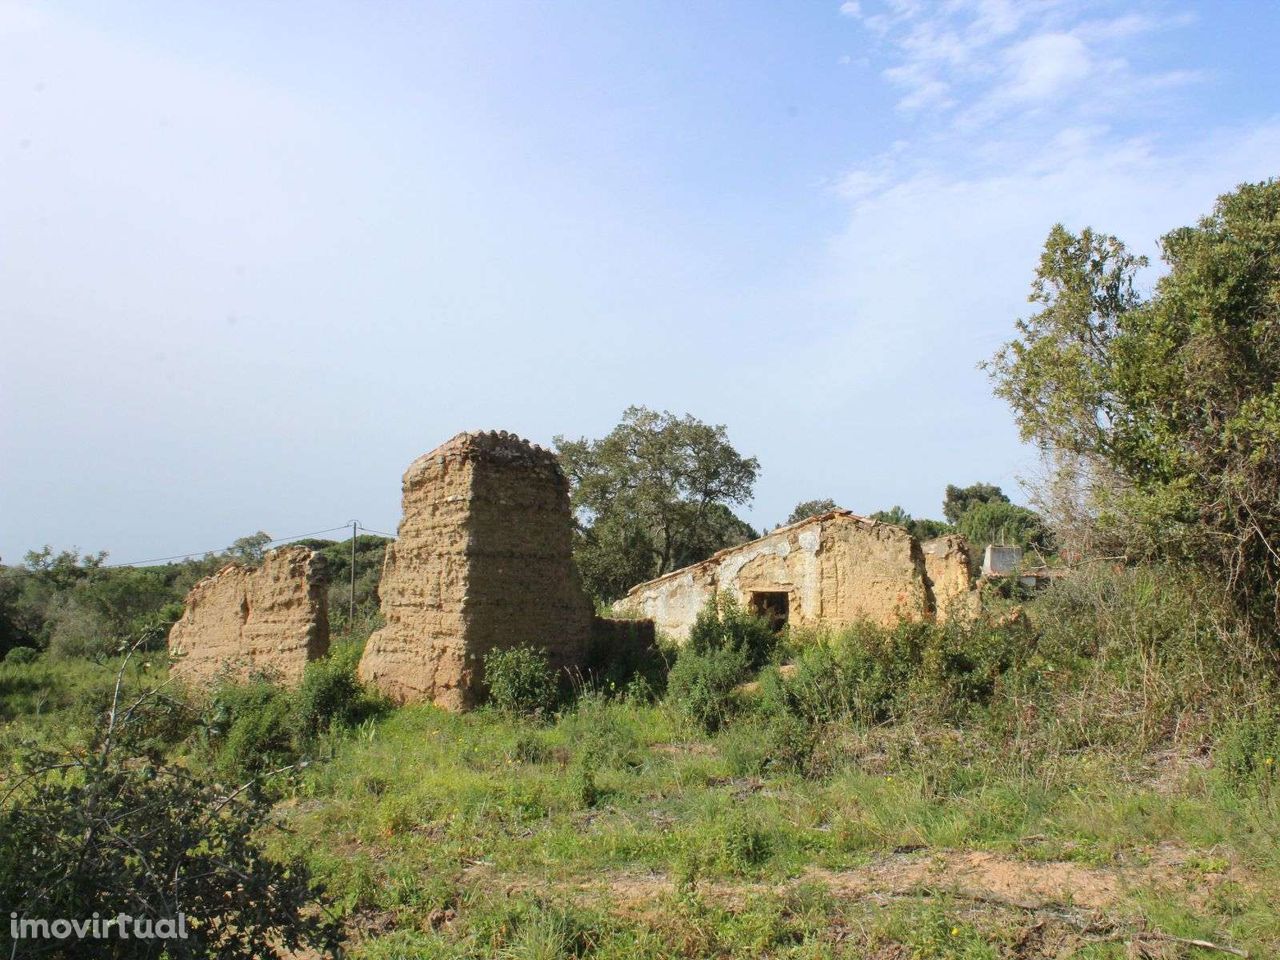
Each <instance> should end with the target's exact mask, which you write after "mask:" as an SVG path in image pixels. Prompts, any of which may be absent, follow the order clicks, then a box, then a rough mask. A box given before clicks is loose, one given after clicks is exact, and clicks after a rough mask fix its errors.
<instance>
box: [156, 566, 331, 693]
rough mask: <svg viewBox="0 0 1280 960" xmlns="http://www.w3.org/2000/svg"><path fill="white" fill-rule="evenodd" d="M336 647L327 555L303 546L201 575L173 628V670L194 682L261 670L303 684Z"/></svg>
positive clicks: (194, 684)
mask: <svg viewBox="0 0 1280 960" xmlns="http://www.w3.org/2000/svg"><path fill="white" fill-rule="evenodd" d="M328 649H329V615H328V608H327V604H326V600H325V583H324V560H323V558H322V557H321V556H320V555H319V554H318V553H314V552H313V551H312V550H310V549H309V548H307V547H298V546H294V547H283V548H281V549H279V550H273V551H271V552H270V553H268V554H267V555H266V556H265V557H264V558H263V561H262V564H261V565H260V566H258V567H247V566H244V565H243V564H238V563H232V564H228V565H227V566H225V567H223V568H222V569H221V570H219V571H218V572H217V573H215V574H214V575H213V576H211V577H206V578H205V579H203V580H201V581H200V582H199V583H197V584H196V585H195V586H194V587H192V588H191V592H190V593H189V594H187V601H186V609H185V611H184V612H183V615H182V619H181V620H179V621H178V622H177V623H175V624H174V625H173V629H172V630H171V631H170V632H169V653H170V654H171V655H172V656H173V657H174V661H173V667H172V673H173V675H174V676H175V677H178V678H179V679H181V680H182V681H184V682H185V683H187V684H188V685H189V686H192V687H199V686H202V685H207V684H208V683H209V682H210V681H215V680H218V679H222V678H224V677H225V678H227V679H232V680H246V679H248V678H249V677H250V676H252V675H255V674H257V675H262V676H265V677H268V678H270V679H274V680H276V681H278V682H280V683H282V684H285V685H287V686H296V685H297V684H298V683H300V682H301V680H302V670H303V667H305V666H306V664H307V662H308V661H310V660H314V659H315V658H317V657H322V656H324V655H325V653H327V652H328Z"/></svg>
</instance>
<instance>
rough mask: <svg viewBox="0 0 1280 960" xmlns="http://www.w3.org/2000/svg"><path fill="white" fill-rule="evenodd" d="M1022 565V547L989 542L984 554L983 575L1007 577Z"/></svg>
mask: <svg viewBox="0 0 1280 960" xmlns="http://www.w3.org/2000/svg"><path fill="white" fill-rule="evenodd" d="M1021 566H1022V548H1021V547H1008V546H1005V545H1003V544H998V543H989V544H987V550H986V552H985V553H984V554H983V555H982V575H983V576H984V577H1007V576H1008V575H1009V574H1011V573H1017V572H1018V569H1019V568H1020V567H1021Z"/></svg>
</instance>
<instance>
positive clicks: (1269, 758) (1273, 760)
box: [1262, 757, 1276, 767]
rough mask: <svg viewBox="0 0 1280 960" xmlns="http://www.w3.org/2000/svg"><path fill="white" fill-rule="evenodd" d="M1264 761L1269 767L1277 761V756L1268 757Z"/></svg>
mask: <svg viewBox="0 0 1280 960" xmlns="http://www.w3.org/2000/svg"><path fill="white" fill-rule="evenodd" d="M1262 762H1263V763H1265V764H1266V765H1267V766H1268V767H1269V766H1271V765H1272V764H1273V763H1275V762H1276V758H1275V757H1267V759H1265V760H1263V761H1262Z"/></svg>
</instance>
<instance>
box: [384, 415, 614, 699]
mask: <svg viewBox="0 0 1280 960" xmlns="http://www.w3.org/2000/svg"><path fill="white" fill-rule="evenodd" d="M402 493H403V519H402V520H401V521H400V528H399V537H398V539H397V540H396V542H395V543H394V544H392V545H391V546H390V547H389V548H388V551H387V562H386V566H385V568H384V570H383V575H382V583H381V586H380V588H379V593H380V595H381V597H382V614H383V617H384V619H385V621H386V625H385V626H384V627H382V628H381V629H380V630H378V631H377V632H375V633H374V634H373V636H372V637H370V638H369V642H368V645H367V646H366V647H365V653H364V657H363V658H362V660H361V662H360V676H361V678H362V679H364V680H365V681H367V682H370V683H373V684H375V685H377V686H378V687H379V688H380V689H382V690H383V691H384V692H385V693H386V694H387V695H388V696H390V697H391V698H392V699H393V700H396V701H398V702H409V701H420V700H428V701H431V702H434V703H436V704H437V705H439V706H442V707H445V708H447V709H453V710H463V709H467V708H469V707H472V706H474V705H475V704H476V703H478V702H479V701H480V699H481V697H482V696H483V679H484V678H483V658H484V655H485V654H486V653H488V652H489V651H491V650H494V649H499V648H509V647H515V646H522V645H529V646H535V647H541V648H543V649H545V650H546V651H547V654H548V656H549V658H550V659H551V661H552V663H553V665H555V666H558V667H564V666H570V665H576V664H579V663H581V662H582V660H583V657H584V654H585V651H586V648H587V643H588V638H589V635H590V631H591V620H592V611H591V604H590V601H588V600H587V598H586V596H585V594H584V593H583V591H582V589H581V586H580V584H579V582H578V576H577V571H576V568H575V567H574V563H573V553H572V546H573V543H572V532H573V517H572V514H571V511H570V507H569V489H568V482H567V481H566V479H565V476H564V473H563V472H562V471H561V469H560V465H559V463H558V461H557V460H556V457H555V455H554V454H553V453H551V452H550V451H547V450H543V449H542V448H540V447H536V446H534V445H532V444H530V443H528V442H527V441H525V440H522V439H520V438H519V437H516V436H514V435H512V434H509V433H506V432H505V431H504V432H501V433H498V432H490V433H462V434H459V435H458V436H456V437H454V438H453V439H452V440H450V441H449V442H448V443H445V444H444V445H443V446H441V447H438V448H437V449H435V450H433V451H431V452H430V453H428V454H425V455H424V456H421V457H419V458H418V459H417V460H415V461H414V462H413V463H412V464H410V465H409V468H408V470H406V471H405V474H404V478H403V483H402Z"/></svg>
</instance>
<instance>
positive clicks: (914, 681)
mask: <svg viewBox="0 0 1280 960" xmlns="http://www.w3.org/2000/svg"><path fill="white" fill-rule="evenodd" d="M1032 645H1033V644H1032V636H1031V633H1030V630H1029V629H1028V628H1027V627H1026V625H1025V624H1024V623H1022V622H1021V621H1017V620H1015V621H1011V622H1008V623H1004V624H999V623H992V622H990V621H989V620H986V619H982V620H978V621H976V622H974V623H972V624H964V623H959V622H956V623H950V624H948V625H946V626H945V627H943V626H937V625H934V624H930V623H908V622H902V623H899V624H898V625H896V626H894V627H879V626H876V625H874V624H870V623H863V624H858V625H856V626H854V627H850V628H848V629H846V630H844V631H842V632H840V633H839V634H836V635H835V636H820V637H818V638H817V639H816V640H815V641H813V642H810V643H808V644H804V645H801V646H800V647H799V649H798V652H797V656H796V663H795V672H794V674H793V675H792V677H791V678H790V679H787V680H784V679H782V678H781V677H779V676H776V675H772V674H766V677H765V678H764V682H763V683H762V701H763V704H764V706H765V708H766V709H771V710H774V711H780V712H785V713H790V714H792V715H794V716H798V717H801V718H803V719H805V720H807V721H810V722H816V723H825V722H830V721H834V720H846V719H850V720H854V721H857V722H859V723H862V724H874V723H883V722H886V721H888V720H891V719H893V718H894V717H895V716H896V715H897V714H898V713H900V712H902V711H903V710H906V709H909V708H910V709H915V710H917V711H921V712H925V713H931V714H934V715H936V716H939V717H948V718H955V717H957V715H958V714H960V713H963V712H964V710H966V709H967V708H969V707H971V706H973V705H976V704H985V703H987V702H988V701H989V700H990V699H991V697H992V695H993V694H994V692H995V689H996V684H997V682H998V680H999V679H1000V677H1001V676H1002V675H1003V674H1004V673H1005V672H1006V671H1007V670H1009V669H1010V668H1011V667H1012V666H1013V665H1014V663H1015V662H1016V660H1017V658H1018V656H1020V655H1022V654H1025V653H1026V652H1027V651H1029V650H1030V649H1031V647H1032Z"/></svg>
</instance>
